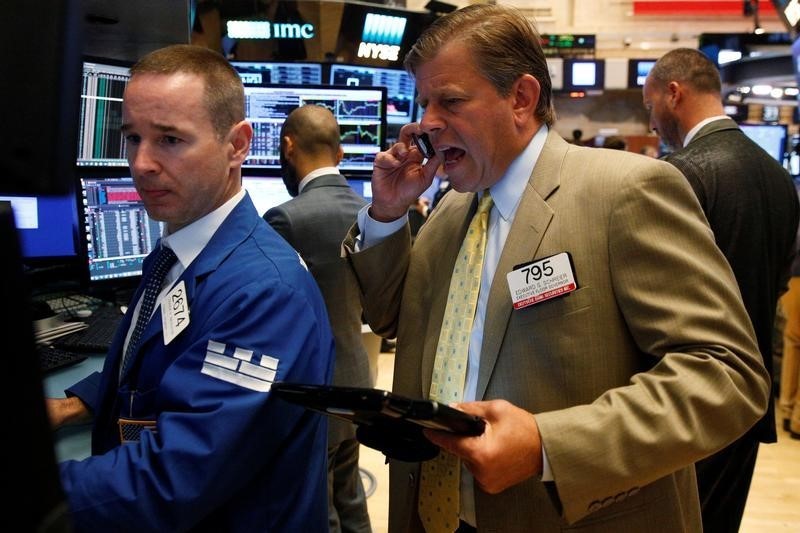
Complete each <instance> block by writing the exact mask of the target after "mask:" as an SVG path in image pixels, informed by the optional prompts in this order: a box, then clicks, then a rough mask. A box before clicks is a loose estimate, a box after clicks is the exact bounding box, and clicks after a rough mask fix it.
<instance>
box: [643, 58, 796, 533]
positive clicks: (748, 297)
mask: <svg viewBox="0 0 800 533" xmlns="http://www.w3.org/2000/svg"><path fill="white" fill-rule="evenodd" d="M644 106H645V108H646V109H647V110H648V112H649V114H650V127H651V128H652V129H653V131H655V132H656V133H658V135H659V136H660V137H661V139H662V140H663V141H664V143H666V144H667V145H668V146H670V147H671V148H672V149H673V150H674V152H673V153H671V154H669V155H667V156H666V157H665V160H666V161H668V162H670V163H672V164H673V165H675V166H676V167H678V169H679V170H680V171H681V172H683V174H684V175H685V176H686V178H687V179H688V180H689V183H690V184H691V186H692V188H693V189H694V191H695V194H696V195H697V197H698V199H699V200H700V204H701V206H702V208H703V211H704V212H705V214H706V218H707V219H708V222H709V225H710V226H711V229H712V231H713V232H714V238H715V240H716V242H717V245H718V246H719V248H720V250H722V253H723V254H724V255H725V257H726V258H727V260H728V262H729V263H730V265H731V268H732V269H733V273H734V276H735V277H736V281H737V283H738V284H739V289H740V291H741V293H742V299H743V300H744V305H745V308H746V310H747V314H748V315H749V316H750V320H751V321H752V322H753V327H754V328H755V332H756V337H757V339H758V347H759V351H760V352H761V355H762V357H763V359H764V366H766V368H767V370H768V371H769V374H770V377H772V376H773V371H772V356H771V354H772V349H771V345H772V327H773V322H774V321H775V309H776V303H777V301H778V297H779V296H780V295H781V293H783V292H784V291H786V287H787V280H788V278H789V265H790V264H791V260H792V256H793V254H794V249H793V243H794V238H795V230H796V228H797V224H798V200H797V196H796V194H795V191H794V186H793V185H792V180H791V178H790V177H789V174H788V173H787V172H786V170H784V168H783V167H782V166H781V165H780V163H778V162H777V161H776V160H775V159H773V158H772V157H771V156H770V155H769V154H767V152H765V151H764V150H762V149H761V148H760V147H759V146H758V145H757V144H756V143H755V142H753V141H751V140H750V139H749V138H747V136H746V135H745V134H744V133H742V131H741V130H740V129H739V127H738V126H737V124H736V123H735V122H734V121H733V120H731V119H730V118H729V117H727V116H726V115H725V112H724V110H723V107H722V96H721V82H720V76H719V71H718V70H717V67H716V65H714V63H712V62H711V61H710V60H709V59H708V58H707V57H706V56H705V55H704V54H703V53H702V52H699V51H697V50H694V49H689V48H681V49H677V50H672V51H670V52H668V53H667V54H665V55H664V56H663V57H661V59H659V60H658V61H657V62H656V64H655V66H654V67H653V69H652V70H651V71H650V74H649V75H648V76H647V80H646V82H645V85H644ZM768 405H769V407H768V408H767V412H766V414H765V415H764V417H763V418H762V419H761V420H760V421H759V422H758V423H757V424H756V425H755V426H754V427H753V428H752V429H751V430H750V431H748V432H747V433H746V434H745V435H744V436H742V437H741V438H740V439H738V440H737V441H735V442H733V443H732V444H730V445H729V446H728V447H726V448H724V449H723V450H721V451H719V452H718V453H716V454H714V455H712V456H710V457H708V458H706V459H704V460H702V461H699V462H698V463H697V464H696V470H697V482H698V488H699V491H700V502H701V505H702V517H703V529H704V530H705V531H712V532H714V531H730V532H736V531H738V530H739V524H740V522H741V519H742V514H743V513H744V507H745V503H746V502H747V493H748V491H749V490H750V480H751V478H752V475H753V470H754V468H755V462H756V455H757V453H758V445H759V442H775V441H776V439H777V437H776V432H775V407H774V403H773V402H769V404H768Z"/></svg>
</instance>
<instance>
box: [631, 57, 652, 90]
mask: <svg viewBox="0 0 800 533" xmlns="http://www.w3.org/2000/svg"><path fill="white" fill-rule="evenodd" d="M655 64H656V60H655V59H629V60H628V88H629V89H637V88H639V87H644V82H645V80H646V79H647V75H648V74H650V69H652V68H653V65H655Z"/></svg>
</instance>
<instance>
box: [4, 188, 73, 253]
mask: <svg viewBox="0 0 800 533" xmlns="http://www.w3.org/2000/svg"><path fill="white" fill-rule="evenodd" d="M0 201H8V202H11V209H12V210H13V211H14V223H15V226H16V228H17V235H18V236H19V241H20V246H21V248H22V256H23V258H24V259H54V258H61V257H75V256H77V253H78V247H77V234H78V217H77V205H76V204H75V195H74V194H68V195H65V196H0Z"/></svg>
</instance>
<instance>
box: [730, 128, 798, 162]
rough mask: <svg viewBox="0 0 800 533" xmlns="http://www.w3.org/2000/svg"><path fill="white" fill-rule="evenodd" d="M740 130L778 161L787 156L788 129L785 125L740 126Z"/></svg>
mask: <svg viewBox="0 0 800 533" xmlns="http://www.w3.org/2000/svg"><path fill="white" fill-rule="evenodd" d="M739 128H741V130H742V131H743V132H744V134H745V135H747V136H748V137H749V138H750V139H752V140H753V142H755V143H756V144H757V145H759V146H760V147H761V148H763V149H764V150H765V151H766V152H767V153H768V154H769V155H771V156H772V157H773V158H775V160H776V161H778V162H779V163H781V164H783V159H784V157H785V156H786V138H787V128H786V126H784V125H783V124H739Z"/></svg>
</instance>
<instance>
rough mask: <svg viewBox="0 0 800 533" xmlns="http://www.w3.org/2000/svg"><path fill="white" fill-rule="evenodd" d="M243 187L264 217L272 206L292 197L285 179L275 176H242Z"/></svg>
mask: <svg viewBox="0 0 800 533" xmlns="http://www.w3.org/2000/svg"><path fill="white" fill-rule="evenodd" d="M242 187H243V188H244V189H245V190H246V191H247V193H248V194H249V195H250V199H251V200H253V204H254V205H255V206H256V211H258V214H259V215H261V216H262V217H263V216H264V213H266V212H267V211H269V210H270V209H271V208H273V207H275V206H276V205H280V204H282V203H284V202H288V201H289V200H291V199H292V197H291V196H290V195H289V193H288V192H287V191H286V186H285V185H284V184H283V180H282V179H281V178H278V177H275V176H242Z"/></svg>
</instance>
